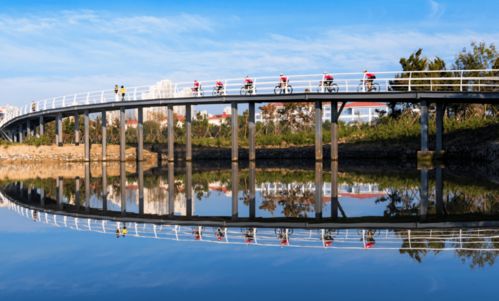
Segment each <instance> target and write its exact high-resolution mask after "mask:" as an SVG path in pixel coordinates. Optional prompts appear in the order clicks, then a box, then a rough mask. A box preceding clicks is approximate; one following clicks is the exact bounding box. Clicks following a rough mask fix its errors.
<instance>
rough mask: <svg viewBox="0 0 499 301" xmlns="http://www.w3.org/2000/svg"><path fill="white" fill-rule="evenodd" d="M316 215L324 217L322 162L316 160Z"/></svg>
mask: <svg viewBox="0 0 499 301" xmlns="http://www.w3.org/2000/svg"><path fill="white" fill-rule="evenodd" d="M315 217H316V218H322V162H315Z"/></svg>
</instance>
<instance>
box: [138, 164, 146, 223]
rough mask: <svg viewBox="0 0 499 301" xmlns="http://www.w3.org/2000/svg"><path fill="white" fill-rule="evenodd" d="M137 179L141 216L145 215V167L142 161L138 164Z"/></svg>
mask: <svg viewBox="0 0 499 301" xmlns="http://www.w3.org/2000/svg"><path fill="white" fill-rule="evenodd" d="M137 177H138V185H139V214H144V166H142V161H139V162H137Z"/></svg>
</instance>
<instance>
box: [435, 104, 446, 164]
mask: <svg viewBox="0 0 499 301" xmlns="http://www.w3.org/2000/svg"><path fill="white" fill-rule="evenodd" d="M436 106H437V112H436V120H435V122H436V133H435V134H436V137H435V156H436V157H437V158H439V157H442V156H443V154H444V150H443V135H444V115H445V114H444V113H445V106H444V104H442V103H437V105H436Z"/></svg>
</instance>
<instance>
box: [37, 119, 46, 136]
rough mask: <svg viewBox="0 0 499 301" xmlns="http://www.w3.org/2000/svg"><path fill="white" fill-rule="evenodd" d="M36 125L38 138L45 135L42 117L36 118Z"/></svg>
mask: <svg viewBox="0 0 499 301" xmlns="http://www.w3.org/2000/svg"><path fill="white" fill-rule="evenodd" d="M38 123H39V128H38V133H39V134H40V136H43V135H44V134H45V122H44V120H43V115H42V116H40V117H39V118H38Z"/></svg>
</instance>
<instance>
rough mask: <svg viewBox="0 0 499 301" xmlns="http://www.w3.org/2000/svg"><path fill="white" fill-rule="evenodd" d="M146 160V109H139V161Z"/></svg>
mask: <svg viewBox="0 0 499 301" xmlns="http://www.w3.org/2000/svg"><path fill="white" fill-rule="evenodd" d="M143 160H144V109H143V108H138V109H137V161H138V162H141V161H143Z"/></svg>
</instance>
